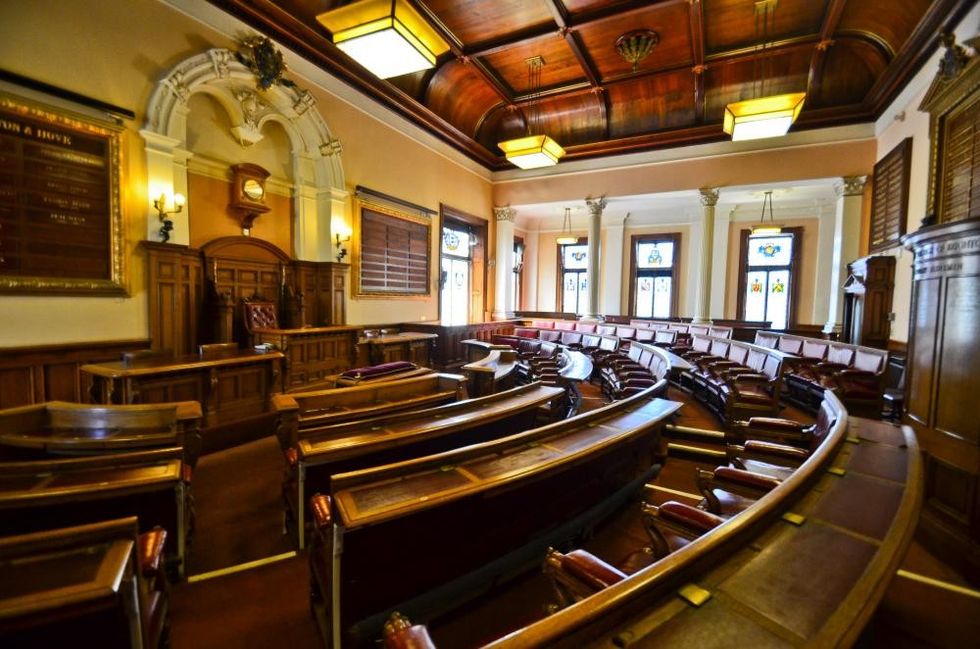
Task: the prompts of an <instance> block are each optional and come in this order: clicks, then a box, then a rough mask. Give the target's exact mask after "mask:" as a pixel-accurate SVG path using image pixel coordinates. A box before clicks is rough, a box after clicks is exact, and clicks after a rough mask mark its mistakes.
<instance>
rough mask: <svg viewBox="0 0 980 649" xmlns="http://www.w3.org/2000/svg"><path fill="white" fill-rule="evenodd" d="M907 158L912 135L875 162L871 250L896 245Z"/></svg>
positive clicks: (903, 214)
mask: <svg viewBox="0 0 980 649" xmlns="http://www.w3.org/2000/svg"><path fill="white" fill-rule="evenodd" d="M911 161H912V138H910V137H908V138H905V139H904V140H902V142H901V144H899V145H898V146H896V147H895V148H894V149H892V150H891V151H889V152H888V155H886V156H885V157H884V158H882V159H881V160H879V161H878V163H877V164H876V165H875V168H874V181H873V182H874V192H873V195H872V198H871V228H870V236H871V242H870V245H869V246H868V248H869V250H870V251H871V252H875V251H878V250H884V249H886V248H891V247H893V246H896V245H898V242H899V239H900V238H901V237H902V235H903V234H905V220H906V218H907V216H908V202H909V167H910V165H911Z"/></svg>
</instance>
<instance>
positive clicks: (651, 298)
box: [631, 234, 680, 318]
mask: <svg viewBox="0 0 980 649" xmlns="http://www.w3.org/2000/svg"><path fill="white" fill-rule="evenodd" d="M679 236H680V235H676V234H668V235H637V236H634V237H633V290H632V296H631V297H632V301H633V308H632V314H633V315H634V316H635V317H638V318H669V317H671V316H672V315H673V313H672V311H673V305H674V273H675V270H676V269H675V265H676V261H677V255H676V251H677V246H678V241H679V239H678V237H679Z"/></svg>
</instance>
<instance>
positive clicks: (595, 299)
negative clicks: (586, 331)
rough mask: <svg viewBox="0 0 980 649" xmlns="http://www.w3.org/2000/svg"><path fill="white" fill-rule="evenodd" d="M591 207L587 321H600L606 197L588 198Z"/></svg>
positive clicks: (588, 204)
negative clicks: (600, 250)
mask: <svg viewBox="0 0 980 649" xmlns="http://www.w3.org/2000/svg"><path fill="white" fill-rule="evenodd" d="M585 204H586V205H587V206H588V207H589V268H588V271H587V272H586V278H587V280H588V282H589V305H588V308H587V309H586V311H585V319H586V320H598V319H599V230H600V226H601V224H602V210H604V209H606V197H605V196H600V197H599V198H586V199H585Z"/></svg>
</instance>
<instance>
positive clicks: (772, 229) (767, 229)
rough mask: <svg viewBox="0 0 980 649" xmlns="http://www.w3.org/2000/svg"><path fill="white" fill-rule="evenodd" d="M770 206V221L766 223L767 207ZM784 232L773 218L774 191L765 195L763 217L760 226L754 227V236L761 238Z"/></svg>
mask: <svg viewBox="0 0 980 649" xmlns="http://www.w3.org/2000/svg"><path fill="white" fill-rule="evenodd" d="M767 204H768V205H769V221H768V222H766V205H767ZM782 231H783V228H782V226H780V225H776V223H775V221H774V220H773V218H772V191H768V192H766V193H765V196H763V197H762V216H761V217H760V219H759V225H753V226H752V236H753V237H759V236H765V235H769V234H779V233H780V232H782Z"/></svg>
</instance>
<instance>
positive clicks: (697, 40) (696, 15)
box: [690, 0, 707, 124]
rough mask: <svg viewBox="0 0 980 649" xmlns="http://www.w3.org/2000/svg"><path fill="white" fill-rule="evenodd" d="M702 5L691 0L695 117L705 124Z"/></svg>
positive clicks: (699, 122)
mask: <svg viewBox="0 0 980 649" xmlns="http://www.w3.org/2000/svg"><path fill="white" fill-rule="evenodd" d="M701 6H702V5H701V0H691V3H690V16H691V18H690V23H691V54H692V57H691V58H692V59H693V60H694V67H693V68H691V72H693V73H694V119H695V122H696V123H698V124H704V111H705V108H704V105H705V101H704V73H705V70H707V67H706V66H705V64H704V13H703V11H702V8H701Z"/></svg>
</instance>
